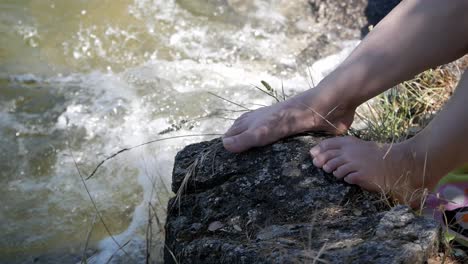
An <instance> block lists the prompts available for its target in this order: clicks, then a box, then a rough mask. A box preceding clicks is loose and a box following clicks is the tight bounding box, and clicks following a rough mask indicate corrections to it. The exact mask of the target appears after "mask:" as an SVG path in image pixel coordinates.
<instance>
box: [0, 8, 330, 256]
mask: <svg viewBox="0 0 468 264" xmlns="http://www.w3.org/2000/svg"><path fill="white" fill-rule="evenodd" d="M318 31H320V28H319V26H318V25H315V24H314V22H313V20H312V19H310V18H309V17H308V10H307V3H306V1H280V0H272V1H266V0H255V1H242V0H209V1H198V0H178V1H165V0H134V1H130V0H119V1H116V0H112V1H111V0H88V1H71V0H68V1H67V0H61V1H60V0H1V1H0V32H1V35H2V37H1V38H0V61H1V63H0V200H1V201H2V203H1V206H0V237H1V238H2V239H1V240H0V262H2V263H4V262H6V263H31V262H34V261H36V263H49V262H56V263H63V262H76V261H79V260H80V259H81V255H82V251H83V249H84V243H85V241H86V237H87V234H88V231H89V229H90V228H91V226H93V225H92V223H93V219H94V216H95V214H96V212H95V209H94V207H93V205H92V203H91V202H90V199H89V196H88V193H87V192H86V190H85V188H84V185H83V183H82V182H81V179H80V176H79V174H78V172H77V170H76V168H75V166H74V161H73V159H75V160H76V161H77V164H78V165H79V168H80V170H81V172H82V173H83V175H84V176H86V175H88V174H89V173H90V172H91V171H92V169H93V168H94V167H95V166H96V164H97V163H98V162H99V161H100V160H102V159H103V158H105V157H106V156H108V155H109V154H111V153H113V152H115V151H117V150H119V149H121V148H123V147H129V146H133V145H137V144H140V143H142V142H145V141H149V140H152V139H156V138H162V137H170V136H180V135H189V134H207V133H218V134H220V133H223V132H224V130H225V129H226V128H227V127H228V126H229V124H230V122H232V121H231V120H230V118H234V117H235V116H237V115H238V114H239V113H238V112H233V111H230V110H239V109H238V108H237V107H236V106H234V105H231V104H229V103H227V102H224V101H222V100H219V99H218V98H216V97H213V96H212V95H210V94H209V93H208V92H212V93H216V94H218V95H220V96H223V97H226V98H229V99H231V100H233V101H236V102H238V103H241V104H244V105H245V106H247V107H250V108H256V107H258V106H259V105H264V104H270V103H271V102H272V100H271V98H268V97H266V96H265V95H263V94H262V93H259V92H258V91H256V90H255V89H253V88H252V86H251V84H259V83H260V81H261V80H266V81H267V82H268V83H270V84H271V85H272V86H274V87H280V85H281V82H283V83H284V86H285V88H286V91H287V93H289V94H291V93H293V92H295V91H298V90H303V89H305V88H306V87H307V86H308V82H307V81H306V78H307V76H305V75H304V74H303V72H304V71H303V69H298V68H297V65H296V63H295V61H296V57H295V56H296V55H297V54H299V52H300V51H301V50H302V49H304V48H305V47H306V46H307V43H308V41H309V40H310V38H312V37H313V36H314V34H315V33H316V32H318ZM335 60H336V58H332V59H331V61H329V62H322V64H319V66H316V67H315V68H314V70H315V71H314V77H317V78H320V77H321V76H322V75H323V72H320V69H325V70H324V71H326V70H327V69H328V68H329V67H330V66H329V64H330V63H331V64H333V63H334V61H335ZM327 65H328V66H327ZM327 67H328V68H327ZM317 70H318V71H317ZM301 72H302V73H301ZM207 138H210V137H208V136H207V137H190V138H179V139H174V140H169V141H164V142H160V143H155V144H151V145H148V146H145V147H142V148H138V149H135V150H132V151H129V152H126V153H125V154H122V155H120V156H118V157H116V158H115V159H112V160H111V161H109V162H108V163H106V164H105V166H103V167H102V168H101V169H100V170H99V171H98V173H97V174H96V175H95V176H94V177H93V178H92V179H90V180H87V181H86V184H87V187H88V188H89V191H90V193H91V196H92V197H93V199H94V200H95V201H96V206H97V208H98V210H99V211H100V213H101V214H102V217H103V219H104V221H105V223H106V224H107V226H108V228H109V230H110V232H111V233H112V234H113V235H114V236H115V239H116V240H117V241H118V243H120V244H121V245H122V244H124V243H126V242H128V241H130V242H129V243H128V244H127V245H126V246H125V249H126V251H127V252H128V253H129V254H130V255H132V258H133V260H142V259H144V250H145V247H146V245H145V240H146V238H145V232H146V226H147V222H148V217H147V216H148V203H149V202H152V204H154V205H155V207H157V208H158V209H157V210H158V214H160V215H161V216H162V218H164V216H163V215H164V209H163V207H164V206H165V204H166V202H167V199H168V197H169V196H170V194H168V193H167V192H166V191H165V188H169V186H170V173H171V168H172V162H173V156H174V155H175V153H176V151H177V150H179V149H180V148H181V147H183V146H184V145H186V144H189V143H192V142H196V141H199V140H202V139H207ZM152 186H154V188H153V187H152ZM154 233H155V241H156V242H155V243H157V241H161V237H160V236H158V234H159V230H158V228H157V226H155V227H154ZM155 243H153V244H155ZM89 248H90V250H89V252H88V253H89V254H88V255H90V254H92V253H95V255H94V256H93V257H92V258H91V259H90V260H91V261H94V262H95V263H102V262H104V263H105V262H106V261H107V259H108V258H109V257H110V256H111V255H112V254H114V252H117V254H116V256H115V257H113V259H114V260H116V261H119V257H118V256H121V255H122V254H124V253H122V252H121V251H118V250H117V249H118V246H117V245H116V244H115V242H114V241H113V240H112V239H110V238H109V234H108V233H107V231H106V230H105V228H104V226H103V225H102V223H100V221H99V219H98V220H97V221H96V224H95V226H94V229H93V232H92V235H91V237H90V244H89ZM158 249H159V248H158V247H157V246H155V251H157V250H158ZM154 254H156V253H155V252H154ZM122 259H125V258H120V260H121V261H122Z"/></svg>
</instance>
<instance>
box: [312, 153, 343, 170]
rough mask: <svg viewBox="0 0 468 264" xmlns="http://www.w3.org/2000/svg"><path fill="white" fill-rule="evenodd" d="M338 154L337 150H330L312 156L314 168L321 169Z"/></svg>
mask: <svg viewBox="0 0 468 264" xmlns="http://www.w3.org/2000/svg"><path fill="white" fill-rule="evenodd" d="M339 154H340V151H339V150H337V149H331V150H328V151H325V152H321V153H319V154H317V155H315V156H314V159H313V163H314V165H315V166H316V167H319V168H322V166H323V165H324V164H325V163H327V162H328V161H329V160H331V159H334V158H336V157H337V156H338V155H339Z"/></svg>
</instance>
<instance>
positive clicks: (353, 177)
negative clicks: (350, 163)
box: [344, 172, 361, 184]
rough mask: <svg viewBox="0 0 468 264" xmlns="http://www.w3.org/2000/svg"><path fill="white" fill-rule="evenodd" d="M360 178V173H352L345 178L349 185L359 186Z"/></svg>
mask: <svg viewBox="0 0 468 264" xmlns="http://www.w3.org/2000/svg"><path fill="white" fill-rule="evenodd" d="M360 178H361V174H360V173H359V172H351V173H349V174H348V175H347V176H346V177H345V178H344V181H345V182H347V183H349V184H358V183H359V180H360Z"/></svg>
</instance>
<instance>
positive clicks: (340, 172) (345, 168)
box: [333, 163, 356, 179]
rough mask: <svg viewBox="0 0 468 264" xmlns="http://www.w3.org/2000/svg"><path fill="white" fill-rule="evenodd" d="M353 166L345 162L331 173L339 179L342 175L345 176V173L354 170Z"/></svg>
mask: <svg viewBox="0 0 468 264" xmlns="http://www.w3.org/2000/svg"><path fill="white" fill-rule="evenodd" d="M355 171H356V170H355V168H354V166H353V165H352V164H350V163H347V164H344V165H342V166H339V167H338V168H337V169H336V170H335V171H334V172H333V175H335V177H337V178H339V179H341V178H343V177H345V176H346V175H348V174H350V173H352V172H355Z"/></svg>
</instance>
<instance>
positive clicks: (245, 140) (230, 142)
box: [223, 131, 259, 153]
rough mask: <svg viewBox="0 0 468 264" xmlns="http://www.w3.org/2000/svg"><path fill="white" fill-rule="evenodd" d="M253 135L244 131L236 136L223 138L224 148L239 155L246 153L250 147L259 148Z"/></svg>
mask: <svg viewBox="0 0 468 264" xmlns="http://www.w3.org/2000/svg"><path fill="white" fill-rule="evenodd" d="M257 141H258V140H257V139H256V137H255V135H254V134H253V133H251V132H250V131H244V132H242V133H240V134H238V135H235V136H230V137H224V138H223V145H224V148H225V149H226V150H228V151H230V152H234V153H239V152H243V151H246V150H248V149H250V148H252V147H256V146H259V144H258V143H259V142H257Z"/></svg>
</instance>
